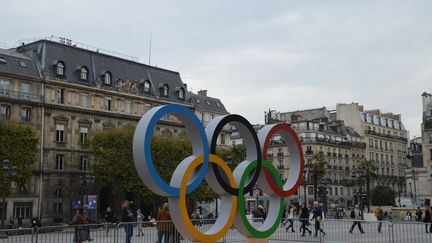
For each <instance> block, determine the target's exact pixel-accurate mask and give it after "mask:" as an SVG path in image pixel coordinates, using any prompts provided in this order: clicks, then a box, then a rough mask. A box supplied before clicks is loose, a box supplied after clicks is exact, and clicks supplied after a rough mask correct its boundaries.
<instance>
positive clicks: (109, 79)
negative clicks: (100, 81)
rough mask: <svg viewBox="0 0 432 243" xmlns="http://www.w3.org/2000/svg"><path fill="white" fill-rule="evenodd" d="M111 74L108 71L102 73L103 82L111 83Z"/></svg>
mask: <svg viewBox="0 0 432 243" xmlns="http://www.w3.org/2000/svg"><path fill="white" fill-rule="evenodd" d="M111 79H112V75H111V73H110V72H106V73H105V75H104V84H106V85H111Z"/></svg>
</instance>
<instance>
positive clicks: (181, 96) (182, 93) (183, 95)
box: [178, 88, 185, 100]
mask: <svg viewBox="0 0 432 243" xmlns="http://www.w3.org/2000/svg"><path fill="white" fill-rule="evenodd" d="M178 98H179V99H181V100H184V98H185V91H184V89H183V88H180V89H179V91H178Z"/></svg>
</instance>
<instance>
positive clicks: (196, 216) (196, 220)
mask: <svg viewBox="0 0 432 243" xmlns="http://www.w3.org/2000/svg"><path fill="white" fill-rule="evenodd" d="M191 219H192V224H193V225H196V226H202V223H201V214H200V210H199V208H196V209H195V210H194V211H193V213H192V214H191Z"/></svg>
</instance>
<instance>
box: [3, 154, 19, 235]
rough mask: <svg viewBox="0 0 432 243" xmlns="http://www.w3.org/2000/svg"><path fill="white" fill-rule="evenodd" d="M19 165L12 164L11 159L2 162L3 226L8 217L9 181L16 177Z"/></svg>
mask: <svg viewBox="0 0 432 243" xmlns="http://www.w3.org/2000/svg"><path fill="white" fill-rule="evenodd" d="M16 174H17V167H16V166H15V165H12V166H10V163H9V160H7V159H5V160H3V162H2V179H3V180H2V190H1V191H2V209H3V212H2V217H1V226H2V228H3V227H4V220H5V217H6V195H7V193H8V191H9V183H10V182H11V180H13V178H14V177H16Z"/></svg>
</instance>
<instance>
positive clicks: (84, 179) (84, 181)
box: [79, 173, 96, 208]
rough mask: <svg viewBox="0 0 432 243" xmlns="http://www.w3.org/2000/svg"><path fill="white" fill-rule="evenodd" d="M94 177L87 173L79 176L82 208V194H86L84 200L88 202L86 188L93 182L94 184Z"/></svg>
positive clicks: (83, 203) (83, 202)
mask: <svg viewBox="0 0 432 243" xmlns="http://www.w3.org/2000/svg"><path fill="white" fill-rule="evenodd" d="M95 182H96V178H95V177H94V176H92V175H90V174H88V173H86V174H85V175H84V176H82V175H81V176H80V177H79V184H80V187H81V202H82V207H83V208H84V205H85V201H84V195H85V196H86V201H87V203H88V191H87V189H88V188H90V187H91V186H92V185H93V184H95Z"/></svg>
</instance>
